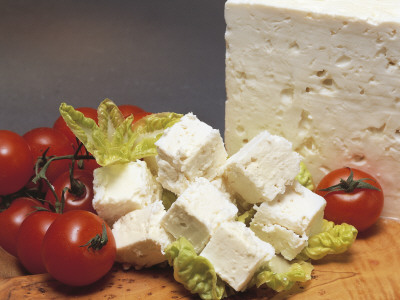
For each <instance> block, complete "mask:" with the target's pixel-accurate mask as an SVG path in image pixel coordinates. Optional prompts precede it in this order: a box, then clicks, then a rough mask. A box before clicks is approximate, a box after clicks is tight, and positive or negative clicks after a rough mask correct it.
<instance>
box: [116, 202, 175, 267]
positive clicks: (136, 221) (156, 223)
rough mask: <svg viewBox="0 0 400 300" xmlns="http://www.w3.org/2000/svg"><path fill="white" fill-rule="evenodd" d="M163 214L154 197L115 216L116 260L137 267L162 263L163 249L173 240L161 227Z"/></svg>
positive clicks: (163, 258)
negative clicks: (126, 212)
mask: <svg viewBox="0 0 400 300" xmlns="http://www.w3.org/2000/svg"><path fill="white" fill-rule="evenodd" d="M164 215H165V209H164V206H163V204H162V202H161V201H159V200H157V201H156V202H154V203H151V204H149V205H148V206H146V207H144V208H141V209H137V210H134V211H132V212H130V213H128V214H126V215H124V216H123V217H121V218H120V219H118V220H117V221H116V222H115V223H114V225H113V228H112V232H113V235H114V238H115V243H116V246H117V257H116V260H117V261H118V262H121V263H125V264H130V265H133V266H134V267H135V268H136V269H141V268H143V267H151V266H154V265H156V264H159V263H162V262H164V261H165V260H166V258H165V256H164V249H165V248H166V247H167V246H168V245H169V244H170V243H172V242H173V241H174V239H173V237H172V236H171V235H170V234H168V233H167V232H166V231H165V230H164V228H162V227H161V224H160V222H161V218H162V217H163V216H164Z"/></svg>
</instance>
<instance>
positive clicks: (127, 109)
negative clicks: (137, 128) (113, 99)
mask: <svg viewBox="0 0 400 300" xmlns="http://www.w3.org/2000/svg"><path fill="white" fill-rule="evenodd" d="M118 108H119V110H120V111H121V113H122V115H123V116H124V118H127V117H129V116H130V115H133V118H134V119H133V123H134V122H136V121H139V120H140V119H141V118H143V117H145V116H147V115H150V114H151V113H149V112H147V111H145V110H143V109H141V108H140V107H138V106H136V105H130V104H126V105H118Z"/></svg>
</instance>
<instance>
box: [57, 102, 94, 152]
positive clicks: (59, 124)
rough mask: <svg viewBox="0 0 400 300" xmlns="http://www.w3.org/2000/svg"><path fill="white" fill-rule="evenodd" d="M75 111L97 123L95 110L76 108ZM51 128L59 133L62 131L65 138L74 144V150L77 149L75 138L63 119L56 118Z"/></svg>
mask: <svg viewBox="0 0 400 300" xmlns="http://www.w3.org/2000/svg"><path fill="white" fill-rule="evenodd" d="M76 110H77V111H80V112H81V113H83V114H84V115H85V117H87V118H91V119H93V120H95V121H96V123H97V110H96V109H94V108H92V107H78V108H76ZM53 128H54V129H56V130H59V131H62V132H63V133H64V134H65V135H66V136H67V138H68V139H69V140H70V141H71V142H72V143H73V144H74V148H75V149H77V147H78V144H77V142H76V137H75V135H74V134H73V133H72V131H71V129H69V127H68V126H67V123H65V121H64V119H63V117H61V116H60V117H58V119H57V120H56V121H55V122H54V124H53Z"/></svg>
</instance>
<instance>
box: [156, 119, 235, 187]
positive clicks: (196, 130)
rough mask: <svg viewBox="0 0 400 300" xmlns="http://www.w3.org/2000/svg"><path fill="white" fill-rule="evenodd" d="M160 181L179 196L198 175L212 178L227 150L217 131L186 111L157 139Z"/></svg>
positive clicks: (225, 156) (223, 159)
mask: <svg viewBox="0 0 400 300" xmlns="http://www.w3.org/2000/svg"><path fill="white" fill-rule="evenodd" d="M156 146H157V152H158V155H157V156H156V160H157V164H158V177H157V180H158V181H159V182H160V183H161V184H162V186H163V187H164V188H166V189H167V190H170V191H171V192H174V193H175V194H177V195H180V194H181V193H182V192H183V191H184V190H185V189H186V188H187V187H188V185H189V184H190V183H191V182H192V181H194V179H195V178H197V177H204V178H207V179H209V180H212V179H213V178H214V177H215V176H216V175H217V172H218V169H219V168H220V167H221V166H222V165H223V164H224V163H225V161H226V158H227V153H226V150H225V146H224V143H223V141H222V137H221V135H220V133H219V131H218V130H216V129H213V128H212V127H210V126H209V125H207V124H206V123H204V122H201V121H200V120H199V119H197V117H196V116H195V115H193V114H192V113H189V114H186V115H185V116H183V117H182V118H181V120H180V121H179V122H178V123H176V124H174V125H173V126H172V127H170V128H168V129H166V130H165V132H164V134H163V135H162V136H161V138H160V139H159V140H158V141H157V142H156Z"/></svg>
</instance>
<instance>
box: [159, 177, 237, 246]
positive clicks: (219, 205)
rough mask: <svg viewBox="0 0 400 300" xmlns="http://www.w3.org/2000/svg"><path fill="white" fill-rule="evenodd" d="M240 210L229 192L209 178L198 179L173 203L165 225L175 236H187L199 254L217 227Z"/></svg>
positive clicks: (164, 221) (232, 218) (163, 224)
mask: <svg viewBox="0 0 400 300" xmlns="http://www.w3.org/2000/svg"><path fill="white" fill-rule="evenodd" d="M237 212H238V209H237V207H236V206H235V205H234V204H233V203H232V202H231V201H230V199H229V197H228V196H227V194H226V193H224V192H222V191H220V190H219V189H218V188H217V187H216V186H215V185H213V184H212V183H210V182H209V181H208V180H207V179H205V178H202V177H200V178H197V179H196V180H195V181H194V182H193V183H192V184H190V185H189V187H188V188H187V189H186V190H185V191H184V192H183V193H182V195H180V196H179V197H178V199H177V200H176V201H175V202H174V203H173V204H172V206H171V207H170V209H169V210H168V211H167V213H166V214H165V216H164V217H163V219H162V226H164V228H165V229H166V230H167V231H168V232H169V233H171V234H172V235H173V236H174V237H175V238H177V239H178V238H179V237H182V236H183V237H185V238H186V239H187V240H189V241H190V242H191V243H192V245H193V247H194V249H195V250H196V252H197V253H199V252H200V251H201V250H202V249H203V248H204V246H205V245H206V243H207V242H208V241H209V239H210V236H211V235H212V233H213V232H214V230H215V229H216V228H217V227H218V226H219V225H220V224H221V223H223V222H227V221H233V220H234V219H235V217H236V214H237Z"/></svg>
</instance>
